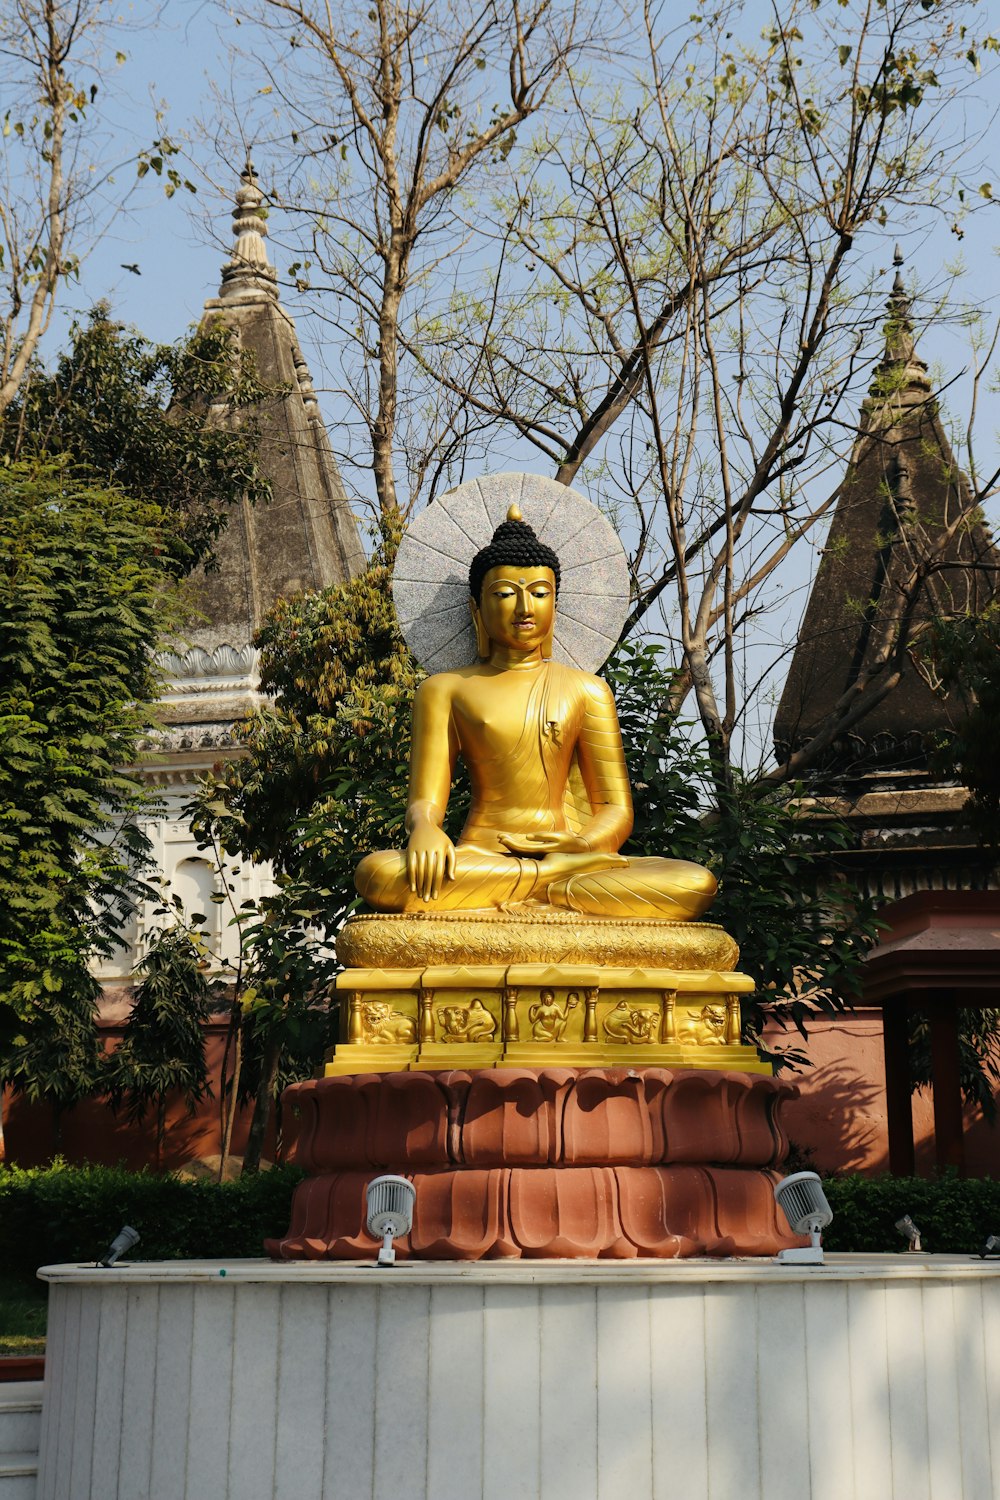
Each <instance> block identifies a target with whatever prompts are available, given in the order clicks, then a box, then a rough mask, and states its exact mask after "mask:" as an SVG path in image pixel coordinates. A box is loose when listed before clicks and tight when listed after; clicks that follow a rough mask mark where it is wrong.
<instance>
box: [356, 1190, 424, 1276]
mask: <svg viewBox="0 0 1000 1500" xmlns="http://www.w3.org/2000/svg"><path fill="white" fill-rule="evenodd" d="M416 1196H417V1190H416V1188H415V1187H414V1186H413V1183H412V1182H409V1181H408V1180H407V1179H406V1178H405V1177H394V1176H385V1177H375V1178H373V1179H372V1181H371V1182H370V1183H369V1184H368V1189H367V1208H366V1213H367V1225H368V1233H369V1234H370V1235H371V1236H372V1238H373V1239H376V1240H377V1239H381V1241H382V1248H381V1250H380V1251H379V1253H378V1264H379V1265H380V1266H393V1265H395V1264H396V1252H395V1250H394V1249H393V1247H392V1242H393V1240H396V1239H399V1237H400V1235H403V1234H409V1232H410V1227H411V1225H412V1224H413V1204H414V1200H415V1199H416Z"/></svg>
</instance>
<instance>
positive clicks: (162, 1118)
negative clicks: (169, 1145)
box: [156, 1094, 167, 1172]
mask: <svg viewBox="0 0 1000 1500" xmlns="http://www.w3.org/2000/svg"><path fill="white" fill-rule="evenodd" d="M166 1123H167V1101H166V1097H165V1096H164V1095H163V1094H160V1096H159V1098H158V1099H157V1101H156V1170H157V1172H162V1171H163V1138H164V1136H165V1134H166Z"/></svg>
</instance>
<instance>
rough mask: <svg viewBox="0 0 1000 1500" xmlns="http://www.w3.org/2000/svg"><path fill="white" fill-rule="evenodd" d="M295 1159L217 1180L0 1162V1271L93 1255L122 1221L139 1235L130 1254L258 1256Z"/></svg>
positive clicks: (294, 1173)
mask: <svg viewBox="0 0 1000 1500" xmlns="http://www.w3.org/2000/svg"><path fill="white" fill-rule="evenodd" d="M301 1177H302V1173H301V1172H300V1171H299V1170H298V1169H297V1168H295V1167H281V1168H275V1169H274V1170H273V1171H270V1172H261V1173H259V1174H257V1175H254V1176H251V1177H246V1178H241V1179H239V1180H238V1181H237V1182H226V1183H222V1184H221V1185H219V1184H218V1183H214V1182H189V1181H186V1180H182V1179H180V1178H176V1177H156V1176H154V1175H153V1174H152V1173H148V1172H127V1171H125V1170H124V1168H115V1167H68V1166H62V1165H55V1166H52V1167H45V1168H35V1169H30V1170H22V1169H20V1168H18V1167H3V1168H0V1274H4V1273H6V1274H8V1275H13V1276H21V1277H31V1276H34V1273H35V1271H36V1269H37V1268H38V1267H39V1266H42V1265H53V1264H59V1263H61V1262H66V1261H70V1262H72V1261H83V1262H85V1261H93V1260H95V1259H96V1258H97V1257H98V1256H99V1255H102V1254H103V1253H104V1251H105V1250H106V1249H107V1247H108V1245H109V1244H110V1242H111V1240H112V1239H113V1238H114V1236H115V1235H116V1234H117V1233H118V1231H119V1229H121V1227H122V1225H123V1224H131V1225H132V1227H133V1228H134V1229H137V1230H138V1231H139V1234H140V1236H141V1238H140V1240H139V1243H138V1245H137V1246H136V1247H135V1249H134V1250H133V1251H132V1252H131V1253H130V1255H129V1257H128V1259H129V1260H189V1259H195V1260H197V1259H203V1258H204V1259H211V1260H225V1259H232V1258H235V1257H243V1256H260V1255H263V1253H264V1251H263V1247H262V1241H263V1240H264V1238H265V1237H266V1236H268V1235H282V1234H284V1233H285V1232H286V1231H287V1229H288V1222H289V1208H290V1203H291V1196H292V1189H293V1188H294V1187H295V1184H296V1183H297V1182H299V1181H300V1180H301Z"/></svg>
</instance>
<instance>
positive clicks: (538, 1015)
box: [528, 990, 580, 1042]
mask: <svg viewBox="0 0 1000 1500" xmlns="http://www.w3.org/2000/svg"><path fill="white" fill-rule="evenodd" d="M579 1004H580V996H579V995H578V994H577V993H576V991H575V990H572V991H571V992H570V993H569V994H568V995H567V996H566V999H565V1000H563V1001H562V1002H560V1001H558V1000H557V999H556V997H555V991H554V990H540V991H539V994H538V999H537V1000H536V1001H535V1003H534V1005H529V1007H528V1020H529V1021H530V1022H531V1035H532V1038H533V1039H534V1040H535V1041H536V1042H561V1041H562V1039H563V1037H564V1036H565V1034H566V1027H567V1025H568V1024H569V1015H570V1011H573V1010H576V1008H577V1006H578V1005H579Z"/></svg>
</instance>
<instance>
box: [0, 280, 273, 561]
mask: <svg viewBox="0 0 1000 1500" xmlns="http://www.w3.org/2000/svg"><path fill="white" fill-rule="evenodd" d="M222 393H224V394H225V399H226V404H227V407H228V408H229V409H230V410H231V411H236V412H239V413H240V423H239V426H238V427H235V428H234V427H229V426H226V425H224V424H222V423H219V422H206V415H207V412H208V406H209V403H211V402H212V401H216V400H218V399H219V397H220V394H222ZM282 395H283V392H282V391H281V390H280V389H277V388H275V387H271V386H266V385H263V384H262V383H261V382H260V380H259V379H258V378H257V374H256V370H255V366H254V361H253V357H252V355H250V354H248V353H247V352H245V351H242V350H240V348H239V346H238V344H237V342H236V340H235V338H234V336H233V333H232V330H231V329H229V328H227V327H226V325H225V324H224V323H223V322H221V321H218V322H215V323H211V324H209V325H208V326H207V327H206V328H204V329H200V330H198V331H197V332H195V333H193V334H192V335H191V336H190V337H189V338H187V339H184V340H182V341H181V342H179V343H177V344H151V343H150V342H149V341H148V340H147V339H145V338H143V337H142V335H141V334H139V333H136V332H135V330H132V329H126V328H125V327H123V325H122V324H120V323H117V322H115V321H114V320H113V319H112V318H111V316H110V313H109V310H108V307H107V305H106V304H103V303H102V304H100V305H99V306H97V307H96V308H95V309H94V310H93V312H92V313H91V314H90V317H89V319H88V320H87V321H86V322H85V323H82V324H81V323H77V324H74V325H73V327H72V329H71V330H70V339H69V347H68V348H67V349H66V350H65V351H64V352H63V353H62V354H61V355H60V356H59V358H58V359H57V360H56V362H55V365H54V367H53V368H52V369H51V370H46V369H44V368H42V367H41V366H39V365H37V364H36V365H33V366H31V367H30V368H29V370H28V371H27V372H26V375H25V377H24V380H23V382H22V385H21V387H20V390H19V392H18V394H17V396H16V398H15V399H14V400H13V401H12V403H11V405H10V406H9V408H8V410H7V413H6V416H5V418H4V420H3V422H2V424H0V459H3V458H6V459H7V460H9V461H10V460H19V459H20V460H25V461H29V460H30V461H34V462H38V461H39V460H42V461H44V460H47V459H56V458H58V459H62V460H64V461H65V462H68V463H70V464H71V465H72V466H73V469H74V472H75V473H76V475H77V476H78V478H82V477H86V478H89V479H91V480H92V481H93V482H95V483H97V484H100V485H113V486H115V487H116V488H117V489H120V490H122V491H124V492H125V493H127V494H128V495H130V496H131V497H132V499H133V500H135V501H137V502H139V503H141V504H144V505H153V506H155V507H157V509H158V510H159V511H160V512H161V513H162V514H163V516H164V517H168V516H169V518H170V523H171V524H170V525H169V527H167V526H164V527H161V528H160V532H159V542H158V546H159V547H160V549H161V558H162V563H163V565H164V566H165V567H169V568H170V569H171V571H173V572H174V573H175V574H177V575H178V576H183V574H185V573H187V572H189V571H190V569H191V568H192V567H193V566H194V565H195V564H196V563H198V562H200V561H202V560H203V559H205V558H206V557H210V555H211V549H212V544H213V542H214V541H215V540H216V539H217V537H218V536H219V534H220V532H221V531H222V530H223V528H224V526H225V524H226V520H227V517H228V513H229V507H230V506H231V505H232V504H233V503H235V502H237V501H239V500H241V499H242V498H244V497H245V498H246V499H248V500H249V501H250V502H251V504H257V503H260V504H263V503H266V502H267V501H268V500H269V499H270V495H271V490H270V484H269V482H268V481H267V479H266V478H265V476H264V474H263V473H262V471H261V468H260V465H259V461H258V449H259V437H260V426H259V412H260V410H261V403H262V402H264V401H265V400H270V401H277V400H280V399H281V397H282Z"/></svg>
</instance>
